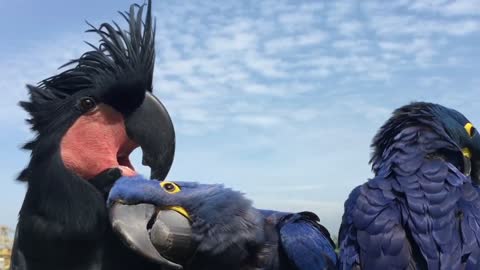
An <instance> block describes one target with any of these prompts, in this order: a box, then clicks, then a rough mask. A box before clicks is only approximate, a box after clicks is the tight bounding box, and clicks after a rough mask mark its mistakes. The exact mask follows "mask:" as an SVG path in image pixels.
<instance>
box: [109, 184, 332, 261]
mask: <svg viewBox="0 0 480 270" xmlns="http://www.w3.org/2000/svg"><path fill="white" fill-rule="evenodd" d="M107 204H108V206H109V207H110V211H111V212H110V213H111V222H112V225H113V228H114V230H115V231H117V232H118V233H119V235H120V237H121V238H122V239H123V240H124V241H125V242H126V243H127V245H129V246H130V247H131V248H132V249H134V250H136V251H137V252H139V253H140V254H143V255H144V256H146V257H149V258H150V259H152V260H157V261H158V262H160V263H161V264H162V265H164V266H167V267H170V268H172V269H183V268H185V269H192V270H200V269H208V270H215V269H230V270H235V269H242V270H249V269H252V270H253V269H264V270H289V269H291V270H313V269H336V261H337V258H336V253H335V244H334V243H333V241H332V240H331V238H330V235H329V233H328V231H327V230H326V229H325V228H324V227H323V226H322V225H320V224H319V223H318V222H319V219H318V217H317V216H316V215H315V214H313V213H311V212H301V213H283V212H277V211H271V210H258V209H256V208H254V207H252V203H251V201H249V200H248V199H246V198H245V197H244V196H243V194H242V193H240V192H237V191H234V190H232V189H229V188H225V187H224V186H223V185H216V184H199V183H195V182H169V181H163V182H158V181H154V180H147V179H144V178H143V177H142V176H134V177H123V178H121V179H119V180H118V181H117V182H116V183H115V184H114V186H113V188H112V189H111V191H110V195H109V198H108V202H107ZM142 207H143V208H142ZM142 209H143V210H142Z"/></svg>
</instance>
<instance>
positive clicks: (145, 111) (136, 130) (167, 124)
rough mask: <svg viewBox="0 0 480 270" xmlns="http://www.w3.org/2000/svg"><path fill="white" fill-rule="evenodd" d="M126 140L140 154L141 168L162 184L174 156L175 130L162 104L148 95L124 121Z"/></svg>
mask: <svg viewBox="0 0 480 270" xmlns="http://www.w3.org/2000/svg"><path fill="white" fill-rule="evenodd" d="M125 127H126V130H127V135H128V137H129V138H130V139H131V140H133V141H135V142H136V143H138V144H139V145H140V147H141V148H142V151H143V164H144V165H147V166H149V167H150V168H151V176H150V177H151V178H152V179H158V180H160V181H162V180H164V179H165V177H166V176H167V174H168V171H169V170H170V167H171V166H172V162H173V157H174V153H175V130H174V128H173V124H172V120H171V119H170V116H169V114H168V112H167V110H166V109H165V107H164V106H163V105H162V103H161V102H160V101H159V100H158V99H157V98H156V97H155V96H154V95H152V94H151V93H149V92H147V93H146V94H145V99H144V100H143V103H142V104H141V105H140V107H139V108H137V109H136V110H135V111H134V112H133V113H132V114H130V115H129V116H128V117H127V118H126V119H125Z"/></svg>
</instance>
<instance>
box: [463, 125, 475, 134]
mask: <svg viewBox="0 0 480 270" xmlns="http://www.w3.org/2000/svg"><path fill="white" fill-rule="evenodd" d="M464 128H465V130H466V131H467V134H468V136H470V137H473V135H474V134H475V127H474V126H473V125H472V123H467V124H465V126H464Z"/></svg>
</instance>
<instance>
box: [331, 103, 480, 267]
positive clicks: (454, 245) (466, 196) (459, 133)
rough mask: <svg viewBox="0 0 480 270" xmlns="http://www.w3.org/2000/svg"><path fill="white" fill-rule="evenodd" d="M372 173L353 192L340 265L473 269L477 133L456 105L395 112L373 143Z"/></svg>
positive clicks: (479, 169) (478, 226)
mask: <svg viewBox="0 0 480 270" xmlns="http://www.w3.org/2000/svg"><path fill="white" fill-rule="evenodd" d="M372 146H373V147H374V152H373V157H372V165H373V171H374V173H375V177H374V178H372V179H370V180H369V181H368V182H366V183H364V184H362V185H361V186H359V187H357V188H356V189H354V190H353V191H352V193H351V194H350V196H349V198H348V200H347V201H346V202H345V214H344V216H343V221H342V225H341V228H340V235H339V244H340V265H341V267H340V269H344V270H350V269H355V270H362V269H363V270H384V269H398V270H404V269H411V270H414V269H418V270H420V269H422V270H427V269H428V270H474V269H475V270H477V269H480V192H479V188H478V185H479V184H480V134H479V133H478V131H477V130H476V129H475V127H474V126H473V124H472V123H471V122H470V121H469V120H468V119H467V118H466V117H465V116H463V115H462V114H461V113H459V112H458V111H456V110H453V109H450V108H446V107H444V106H441V105H438V104H432V103H423V102H417V103H412V104H409V105H406V106H403V107H401V108H399V109H397V110H396V111H395V112H394V113H393V116H392V117H391V118H390V119H389V120H388V121H387V122H386V123H385V124H384V125H383V126H382V128H381V129H380V131H379V132H378V133H377V135H376V137H375V138H374V140H373V144H372Z"/></svg>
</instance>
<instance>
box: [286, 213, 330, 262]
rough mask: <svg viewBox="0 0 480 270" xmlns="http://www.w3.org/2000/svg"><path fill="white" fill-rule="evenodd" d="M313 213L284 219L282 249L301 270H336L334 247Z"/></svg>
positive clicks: (292, 215)
mask: <svg viewBox="0 0 480 270" xmlns="http://www.w3.org/2000/svg"><path fill="white" fill-rule="evenodd" d="M318 221H319V219H318V217H317V216H316V215H315V214H313V213H310V212H302V213H298V214H291V215H287V216H285V217H284V218H283V219H282V221H281V222H280V223H279V227H278V228H279V230H280V238H281V246H282V248H283V250H284V252H285V254H286V255H287V257H288V260H289V261H290V262H291V264H292V265H295V266H296V268H297V269H299V270H311V269H319V270H321V269H336V267H335V265H336V263H337V255H336V254H335V244H334V243H333V241H332V240H331V239H330V234H329V233H328V231H327V229H325V228H324V227H323V226H321V225H320V224H319V223H318Z"/></svg>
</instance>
